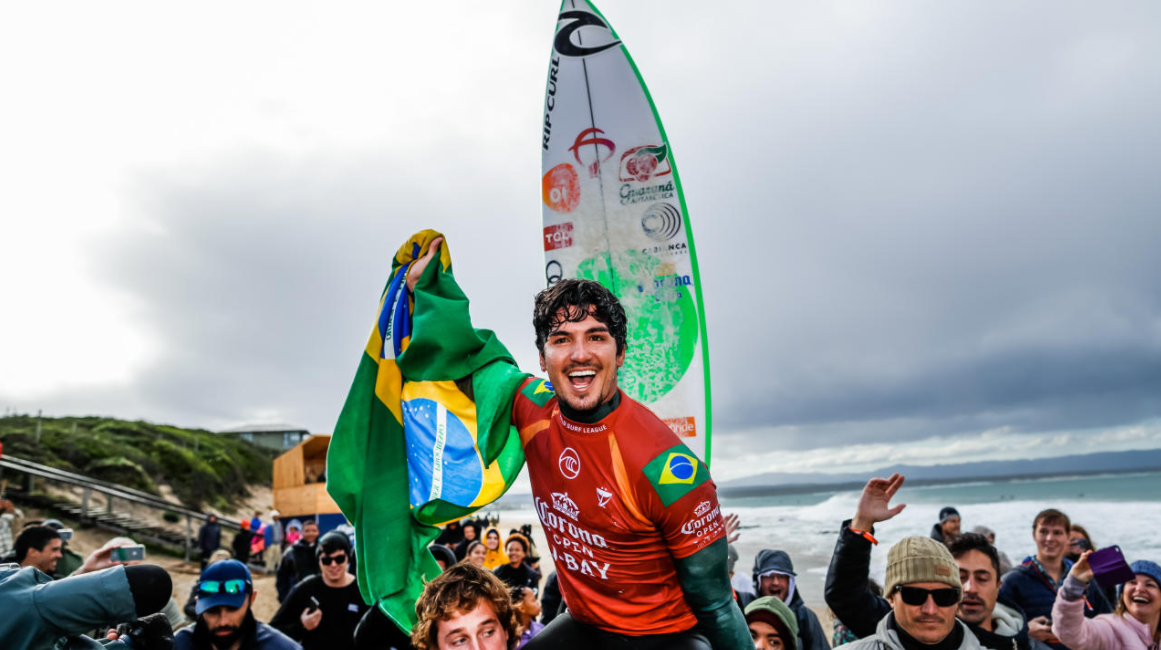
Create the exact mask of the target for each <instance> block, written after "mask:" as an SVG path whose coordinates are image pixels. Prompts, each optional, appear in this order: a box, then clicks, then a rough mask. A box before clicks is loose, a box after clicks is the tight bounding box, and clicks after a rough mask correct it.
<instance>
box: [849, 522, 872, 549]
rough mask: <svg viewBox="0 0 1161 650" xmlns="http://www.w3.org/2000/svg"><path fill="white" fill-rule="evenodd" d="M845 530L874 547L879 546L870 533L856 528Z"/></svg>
mask: <svg viewBox="0 0 1161 650" xmlns="http://www.w3.org/2000/svg"><path fill="white" fill-rule="evenodd" d="M847 530H849V531H851V532H852V533H854V534H856V535H858V536H859V537H862V538H863V539H865V540H867V541H868V542H870V543H872V544H874V545H875V546H878V545H879V540H877V539H875V537H874V535H871V533H869V532H867V531H865V530H859V529H858V528H849V527H848V528H847Z"/></svg>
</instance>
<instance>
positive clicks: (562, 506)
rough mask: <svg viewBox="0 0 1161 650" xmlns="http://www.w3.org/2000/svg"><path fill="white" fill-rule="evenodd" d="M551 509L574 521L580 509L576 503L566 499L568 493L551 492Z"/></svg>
mask: <svg viewBox="0 0 1161 650" xmlns="http://www.w3.org/2000/svg"><path fill="white" fill-rule="evenodd" d="M552 507H553V508H555V509H556V510H557V511H559V512H563V513H564V514H566V515H568V516H569V517H572V519H573V520H574V521H575V520H576V518H577V517H579V516H580V508H579V507H577V505H576V501H573V500H572V499H570V498H568V492H553V493H552Z"/></svg>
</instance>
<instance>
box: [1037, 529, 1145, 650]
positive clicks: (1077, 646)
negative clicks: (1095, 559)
mask: <svg viewBox="0 0 1161 650" xmlns="http://www.w3.org/2000/svg"><path fill="white" fill-rule="evenodd" d="M1106 550H1112V549H1106ZM1092 555H1093V551H1085V552H1084V553H1083V554H1081V556H1080V559H1079V560H1077V561H1076V564H1074V565H1072V569H1071V570H1070V571H1069V572H1068V577H1066V578H1065V580H1064V585H1063V586H1061V588H1060V595H1059V597H1058V598H1057V599H1056V603H1055V604H1054V605H1053V606H1052V631H1053V632H1054V633H1055V634H1056V636H1057V637H1059V638H1060V641H1061V642H1062V643H1064V644H1066V645H1067V646H1068V647H1070V648H1072V650H1120V649H1122V648H1123V649H1125V650H1152V649H1155V648H1157V647H1158V646H1159V645H1161V624H1159V623H1161V566H1158V565H1157V564H1156V563H1155V562H1150V561H1148V560H1137V561H1136V562H1134V563H1132V564H1130V565H1127V566H1126V565H1125V564H1124V560H1123V559H1121V562H1120V564H1121V565H1122V566H1123V567H1124V568H1127V569H1128V571H1129V572H1131V573H1132V578H1130V579H1128V580H1126V581H1125V582H1124V583H1122V584H1121V585H1120V586H1119V587H1118V588H1117V591H1118V594H1119V597H1118V599H1117V609H1116V611H1115V612H1114V613H1112V614H1101V615H1100V616H1097V617H1096V618H1091V619H1090V618H1085V617H1084V594H1085V591H1086V590H1087V589H1088V587H1089V585H1090V582H1091V581H1092V578H1093V567H1092V566H1090V562H1089V560H1090V556H1092ZM1116 555H1118V556H1119V555H1120V553H1119V549H1118V551H1117V553H1116ZM1110 573H1111V572H1110ZM1102 575H1103V574H1102Z"/></svg>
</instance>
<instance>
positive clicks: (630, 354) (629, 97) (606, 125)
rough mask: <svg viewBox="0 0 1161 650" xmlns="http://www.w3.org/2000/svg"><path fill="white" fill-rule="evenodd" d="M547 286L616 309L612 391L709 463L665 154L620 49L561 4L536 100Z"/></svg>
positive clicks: (587, 12)
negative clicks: (579, 282)
mask: <svg viewBox="0 0 1161 650" xmlns="http://www.w3.org/2000/svg"><path fill="white" fill-rule="evenodd" d="M541 172H542V174H543V176H542V177H541V199H542V202H543V215H544V224H543V225H544V240H543V243H544V260H545V264H544V275H545V282H546V283H547V285H548V286H551V285H552V284H555V283H556V282H558V281H560V280H561V279H562V278H587V279H592V280H597V281H599V282H601V283H602V284H603V285H605V286H606V287H608V288H609V289H610V290H612V291H613V293H614V294H616V295H617V297H618V298H619V299H620V300H621V303H622V304H623V305H624V306H625V311H626V314H627V316H628V320H629V332H628V345H627V348H626V355H625V365H624V367H622V368H621V371H620V373H619V375H618V384H619V385H620V386H621V388H622V389H624V391H625V392H626V394H628V395H629V396H630V397H632V398H633V399H636V400H637V401H639V402H641V403H643V404H645V405H646V406H647V407H649V409H650V410H652V411H653V412H654V413H656V414H657V415H658V416H659V417H660V418H661V419H662V420H664V421H665V423H666V424H667V425H668V426H669V427H670V428H671V429H672V430H673V431H674V433H676V434H677V435H678V436H679V437H680V438H681V439H682V441H683V442H684V443H685V444H686V445H687V446H688V447H689V448H690V449H691V450H693V451H694V453H696V454H698V455H699V456H700V457H701V458H702V460H703V461H705V462H706V463H708V462H709V457H710V441H711V435H710V434H711V408H710V375H709V370H710V367H709V347H708V344H707V340H706V326H705V309H704V307H703V301H702V286H701V280H700V277H699V275H698V270H697V253H696V250H695V248H694V241H693V234H692V231H691V229H690V221H689V213H688V211H687V210H686V205H685V195H684V193H683V192H682V187H681V178H680V177H679V176H678V173H677V164H676V163H675V162H674V158H673V147H672V143H671V142H670V140H669V137H668V135H667V134H666V133H665V128H664V127H663V126H662V124H661V118H660V117H659V116H658V113H657V107H656V105H655V104H654V103H653V99H652V97H651V96H650V94H649V89H648V88H647V87H646V86H645V81H644V80H643V79H642V77H641V72H640V71H639V70H638V69H637V66H636V64H635V63H634V62H633V58H632V57H631V56H629V51H628V50H627V49H626V48H625V45H624V43H622V41H621V38H620V37H619V36H618V35H617V33H616V32H615V31H614V30H613V27H612V25H611V24H609V21H608V20H606V19H605V17H604V16H603V15H601V13H600V12H599V11H598V10H597V8H596V7H595V6H593V5H592V3H590V2H588V1H587V0H564V2H563V4H561V8H560V14H559V16H558V19H557V24H556V31H555V34H554V37H553V41H552V54H551V56H550V58H549V66H548V79H547V82H546V84H545V92H544V123H543V134H542V149H541Z"/></svg>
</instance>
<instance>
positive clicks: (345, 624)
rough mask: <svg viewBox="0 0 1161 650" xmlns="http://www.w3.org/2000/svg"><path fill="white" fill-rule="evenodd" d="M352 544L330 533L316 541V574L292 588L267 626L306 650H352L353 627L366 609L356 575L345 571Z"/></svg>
mask: <svg viewBox="0 0 1161 650" xmlns="http://www.w3.org/2000/svg"><path fill="white" fill-rule="evenodd" d="M350 558H351V541H350V539H348V538H347V536H346V535H344V534H342V533H339V532H335V531H331V532H329V533H327V534H326V535H323V536H322V538H320V539H319V541H318V550H317V560H316V561H317V563H318V566H319V575H314V576H310V577H309V578H307V579H305V580H303V581H302V582H300V583H298V584H297V585H295V586H294V589H292V590H291V592H290V594H288V595H287V596H286V600H284V601H283V603H282V607H280V608H279V609H278V612H277V613H275V614H274V618H272V619H270V624H271V625H273V626H274V627H276V628H278V629H279V630H281V631H282V632H283V633H285V634H286V635H287V636H289V637H290V638H292V639H295V640H297V641H299V642H301V643H302V647H303V648H304V649H305V650H316V649H317V650H332V649H333V650H347V649H353V648H354V647H355V628H356V627H357V626H358V625H359V619H361V618H362V617H363V614H364V613H366V611H367V610H368V609H369V608H368V607H367V604H366V603H365V602H363V596H362V594H360V593H359V585H358V583H356V582H355V576H353V575H351V573H350V572H349V571H348V570H347V566H348V565H349V563H350Z"/></svg>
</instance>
